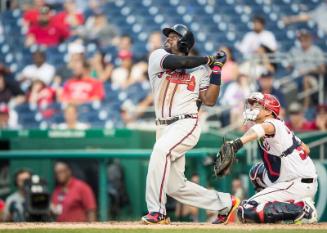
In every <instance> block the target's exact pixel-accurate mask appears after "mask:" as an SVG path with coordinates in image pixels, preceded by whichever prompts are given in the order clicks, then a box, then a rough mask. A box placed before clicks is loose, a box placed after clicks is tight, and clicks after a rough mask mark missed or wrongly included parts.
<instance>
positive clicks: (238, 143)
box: [233, 138, 243, 152]
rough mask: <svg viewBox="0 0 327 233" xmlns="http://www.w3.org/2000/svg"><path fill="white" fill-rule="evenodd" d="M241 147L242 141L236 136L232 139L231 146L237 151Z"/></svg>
mask: <svg viewBox="0 0 327 233" xmlns="http://www.w3.org/2000/svg"><path fill="white" fill-rule="evenodd" d="M242 147H243V142H242V141H241V139H240V138H237V139H235V140H234V141H233V148H234V150H235V152H237V151H238V150H239V149H241V148H242Z"/></svg>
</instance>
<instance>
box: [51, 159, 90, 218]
mask: <svg viewBox="0 0 327 233" xmlns="http://www.w3.org/2000/svg"><path fill="white" fill-rule="evenodd" d="M54 172H55V176H56V182H57V184H58V186H57V187H56V188H55V190H54V192H53V194H52V200H51V211H52V212H53V213H54V214H55V215H56V216H57V221H59V222H82V221H95V220H96V203H95V198H94V194H93V192H92V190H91V188H90V186H89V185H87V184H86V183H85V182H84V181H81V180H78V179H76V178H74V177H73V176H72V171H71V169H70V167H69V165H68V164H67V163H65V162H57V163H56V164H55V167H54Z"/></svg>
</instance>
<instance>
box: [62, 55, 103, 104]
mask: <svg viewBox="0 0 327 233" xmlns="http://www.w3.org/2000/svg"><path fill="white" fill-rule="evenodd" d="M72 65H73V66H72V70H73V73H74V76H73V77H72V78H70V79H69V80H68V81H67V82H66V83H65V84H64V87H63V90H62V92H59V93H58V94H59V96H60V98H59V99H60V100H61V101H62V102H63V103H71V104H77V105H78V104H84V103H87V102H91V101H95V100H102V99H103V98H104V95H105V94H104V87H103V83H102V82H101V81H99V80H96V79H93V78H90V75H89V73H90V71H89V65H88V64H87V62H86V61H76V62H75V63H74V64H72Z"/></svg>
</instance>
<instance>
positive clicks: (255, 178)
mask: <svg viewBox="0 0 327 233" xmlns="http://www.w3.org/2000/svg"><path fill="white" fill-rule="evenodd" d="M266 172H267V170H266V168H265V165H264V164H263V162H259V163H256V164H254V165H253V166H252V167H251V169H250V172H249V177H250V180H251V183H252V184H253V186H254V189H255V190H256V191H257V192H259V191H261V190H262V189H265V188H266V187H267V184H266V183H265V182H264V175H265V173H266Z"/></svg>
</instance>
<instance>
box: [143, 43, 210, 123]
mask: <svg viewBox="0 0 327 233" xmlns="http://www.w3.org/2000/svg"><path fill="white" fill-rule="evenodd" d="M168 55H170V53H168V52H167V51H165V50H164V49H157V50H155V51H153V52H152V53H151V55H150V57H149V68H148V73H149V79H150V84H151V87H152V93H153V96H154V106H155V112H156V117H157V118H159V119H165V118H170V117H174V116H178V115H183V114H195V113H197V112H198V108H197V105H196V100H197V99H198V98H199V92H200V91H202V90H206V89H207V88H208V86H209V80H210V74H211V69H210V68H209V67H208V66H205V65H202V66H199V67H197V68H195V69H187V70H167V69H164V68H163V67H162V62H163V60H164V58H165V57H166V56H168Z"/></svg>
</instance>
